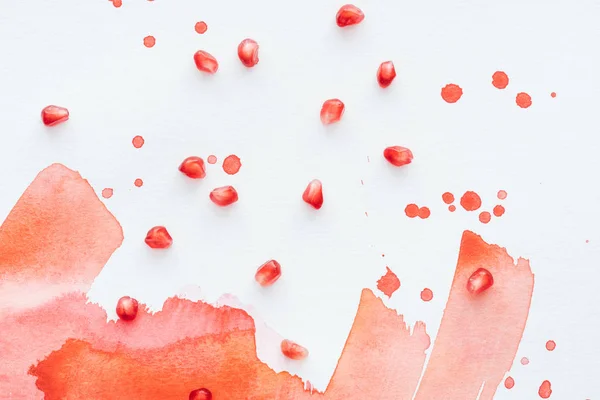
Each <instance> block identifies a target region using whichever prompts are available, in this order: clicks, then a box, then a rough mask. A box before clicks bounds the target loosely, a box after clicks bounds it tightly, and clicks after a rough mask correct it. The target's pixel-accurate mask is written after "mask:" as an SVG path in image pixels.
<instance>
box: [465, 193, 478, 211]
mask: <svg viewBox="0 0 600 400" xmlns="http://www.w3.org/2000/svg"><path fill="white" fill-rule="evenodd" d="M460 205H461V206H462V207H463V208H464V209H465V210H467V211H475V210H477V209H479V207H481V197H479V195H478V194H477V193H475V192H472V191H468V192H465V194H463V196H462V197H461V198H460Z"/></svg>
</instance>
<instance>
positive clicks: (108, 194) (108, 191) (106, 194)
mask: <svg viewBox="0 0 600 400" xmlns="http://www.w3.org/2000/svg"><path fill="white" fill-rule="evenodd" d="M112 195H113V190H112V189H111V188H106V189H102V197H104V198H105V199H110V198H111V197H112Z"/></svg>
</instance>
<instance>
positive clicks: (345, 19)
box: [335, 4, 365, 28]
mask: <svg viewBox="0 0 600 400" xmlns="http://www.w3.org/2000/svg"><path fill="white" fill-rule="evenodd" d="M364 19H365V14H364V13H363V12H362V10H361V9H360V8H358V7H356V6H354V5H352V4H346V5H344V6H342V7H341V8H340V9H339V11H338V12H337V14H336V16H335V22H336V23H337V26H339V27H340V28H344V27H346V26H350V25H356V24H360V23H361V22H362V21H363V20H364Z"/></svg>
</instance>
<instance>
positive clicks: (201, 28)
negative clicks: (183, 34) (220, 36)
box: [194, 21, 208, 35]
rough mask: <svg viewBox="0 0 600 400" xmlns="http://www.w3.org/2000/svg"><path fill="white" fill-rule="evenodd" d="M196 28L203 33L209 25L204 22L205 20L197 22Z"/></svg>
mask: <svg viewBox="0 0 600 400" xmlns="http://www.w3.org/2000/svg"><path fill="white" fill-rule="evenodd" d="M194 29H195V30H196V32H197V33H199V34H201V35H202V34H204V32H206V30H207V29H208V25H206V22H204V21H200V22H196V25H195V26H194Z"/></svg>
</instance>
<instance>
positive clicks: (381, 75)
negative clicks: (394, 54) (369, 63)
mask: <svg viewBox="0 0 600 400" xmlns="http://www.w3.org/2000/svg"><path fill="white" fill-rule="evenodd" d="M394 78H396V68H394V63H393V62H391V61H386V62H383V63H381V65H380V66H379V68H378V69H377V82H378V83H379V86H381V87H382V88H386V87H388V86H390V85H391V84H392V81H393V80H394Z"/></svg>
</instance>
